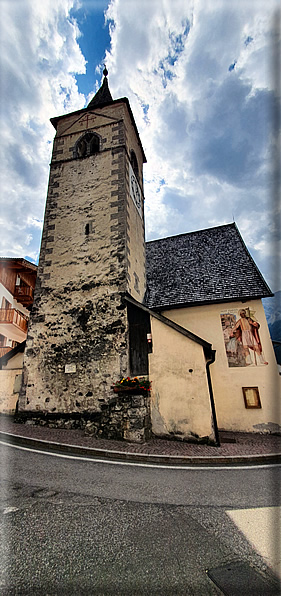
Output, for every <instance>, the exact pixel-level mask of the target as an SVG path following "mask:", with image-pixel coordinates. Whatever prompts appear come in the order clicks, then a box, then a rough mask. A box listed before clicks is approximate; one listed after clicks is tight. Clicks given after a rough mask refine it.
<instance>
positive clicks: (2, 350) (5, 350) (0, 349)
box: [0, 346, 13, 358]
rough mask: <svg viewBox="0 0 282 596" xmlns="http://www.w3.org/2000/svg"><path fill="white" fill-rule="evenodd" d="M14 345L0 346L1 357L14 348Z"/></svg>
mask: <svg viewBox="0 0 282 596" xmlns="http://www.w3.org/2000/svg"><path fill="white" fill-rule="evenodd" d="M12 349H13V348H12V346H2V347H1V346H0V358H2V356H5V354H8V352H10V351H11V350H12Z"/></svg>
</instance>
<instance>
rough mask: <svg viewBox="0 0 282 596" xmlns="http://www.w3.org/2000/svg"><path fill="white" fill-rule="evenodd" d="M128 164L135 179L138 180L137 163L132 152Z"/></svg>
mask: <svg viewBox="0 0 282 596" xmlns="http://www.w3.org/2000/svg"><path fill="white" fill-rule="evenodd" d="M130 163H131V165H132V169H133V172H134V174H135V176H136V178H139V171H138V161H137V157H136V155H135V153H134V151H131V152H130Z"/></svg>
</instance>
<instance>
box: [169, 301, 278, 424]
mask: <svg viewBox="0 0 282 596" xmlns="http://www.w3.org/2000/svg"><path fill="white" fill-rule="evenodd" d="M248 306H249V307H250V309H251V310H252V311H255V318H256V319H257V321H258V322H259V324H260V329H259V335H260V340H261V344H262V349H263V352H264V355H265V359H266V361H267V362H268V364H267V365H263V366H251V367H250V366H247V367H236V368H230V367H229V366H228V361H227V356H226V351H225V345H224V338H223V333H222V326H221V319H220V314H221V313H222V312H225V311H227V310H229V309H234V308H235V309H238V310H241V309H242V308H247V307H248ZM163 314H164V315H165V316H166V317H167V318H170V319H171V320H173V321H175V322H176V323H178V324H179V325H181V326H182V327H184V328H186V329H189V330H190V331H192V332H193V333H196V334H197V335H199V336H200V337H202V338H203V339H205V340H206V341H208V342H210V343H212V346H213V349H215V350H216V360H215V363H214V364H212V365H211V367H210V372H211V378H212V385H213V391H214V399H215V405H216V413H217V421H218V426H219V428H220V429H225V430H233V431H245V432H263V431H266V432H272V431H276V430H278V425H280V376H279V372H278V366H277V363H276V359H275V354H274V350H273V346H272V342H271V339H270V335H269V330H268V325H267V321H266V318H265V313H264V309H263V306H262V302H261V300H250V301H247V302H244V303H242V302H232V303H228V304H213V305H207V306H197V307H191V308H186V309H179V310H170V311H166V312H164V313H163ZM242 387H258V389H259V394H260V399H261V405H262V408H261V409H247V408H246V407H245V403H244V398H243V391H242Z"/></svg>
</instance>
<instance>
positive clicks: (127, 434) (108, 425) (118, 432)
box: [16, 393, 151, 443]
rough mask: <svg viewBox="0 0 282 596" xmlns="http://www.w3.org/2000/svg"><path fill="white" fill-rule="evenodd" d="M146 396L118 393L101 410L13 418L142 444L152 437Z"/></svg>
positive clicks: (28, 422) (101, 437) (102, 437)
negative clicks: (77, 413)
mask: <svg viewBox="0 0 282 596" xmlns="http://www.w3.org/2000/svg"><path fill="white" fill-rule="evenodd" d="M149 408H150V406H149V396H148V395H143V394H142V395H139V394H135V395H131V394H127V393H118V394H116V395H115V396H114V397H112V398H111V399H110V400H109V402H108V403H107V404H103V405H102V407H101V411H100V412H96V413H94V414H93V413H92V414H89V413H87V412H85V413H82V415H81V416H79V417H78V416H75V415H74V414H72V415H71V414H70V415H60V414H53V415H52V414H46V413H44V414H42V413H41V414H39V413H38V414H37V415H36V414H35V413H34V414H33V415H31V416H29V417H28V418H26V417H25V416H24V415H23V414H21V415H20V416H19V417H18V416H16V420H17V421H19V422H23V423H26V424H32V425H39V426H48V427H49V428H65V429H82V430H84V432H85V434H86V435H88V436H93V437H97V438H99V439H118V440H125V441H131V442H134V443H142V442H144V441H145V440H147V439H149V438H150V436H151V422H150V420H151V419H150V411H149Z"/></svg>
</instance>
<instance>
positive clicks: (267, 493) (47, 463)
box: [0, 446, 280, 596]
mask: <svg viewBox="0 0 282 596" xmlns="http://www.w3.org/2000/svg"><path fill="white" fill-rule="evenodd" d="M1 479H2V482H1V493H0V508H1V519H0V522H1V532H2V541H1V559H2V566H1V567H2V573H1V583H0V586H1V587H0V590H1V592H0V593H1V594H3V595H4V594H5V595H6V594H7V595H9V594H20V595H30V596H37V594H38V595H39V594H40V595H41V596H48V595H49V596H57V595H61V594H70V595H72V594H74V595H76V594H83V595H88V594H89V595H90V594H93V595H96V594H99V595H101V596H102V595H105V596H107V595H112V594H115V595H124V596H127V595H128V596H131V595H134V596H135V595H138V596H139V595H143V594H144V595H151V594H152V596H155V595H160V596H166V595H167V596H172V595H174V594H175V595H178V594H179V595H180V594H181V595H182V594H183V595H184V594H188V595H197V596H206V595H209V594H222V593H226V594H227V593H228V592H222V591H220V590H219V589H218V588H217V586H216V585H215V583H214V582H213V581H212V580H211V579H210V577H209V576H208V574H207V570H213V569H216V568H218V567H220V566H223V567H224V566H226V565H229V566H230V565H232V564H233V563H235V562H238V561H239V562H247V563H248V566H250V565H251V566H253V567H254V569H255V570H258V572H259V573H260V576H261V578H262V579H266V580H267V581H268V582H269V583H268V584H266V585H269V586H270V588H269V589H270V592H269V594H270V593H271V594H273V593H275V594H276V593H277V594H280V590H279V591H275V590H274V592H273V586H274V583H273V582H272V576H271V573H270V570H269V569H268V567H267V566H266V563H265V560H264V559H263V558H262V557H261V555H260V554H259V552H257V551H256V549H254V547H253V546H252V544H250V543H249V542H248V541H247V539H246V538H245V536H244V533H242V532H241V531H240V530H239V528H238V526H237V525H236V523H234V520H233V519H232V518H231V517H230V515H229V514H228V511H229V512H230V511H234V512H235V513H236V512H237V513H238V511H239V513H240V511H241V510H242V511H243V510H248V509H251V508H252V509H255V508H260V511H263V509H262V508H269V507H271V508H274V507H276V506H278V505H280V469H279V468H278V467H269V468H261V467H257V468H250V469H239V468H235V469H232V470H229V469H226V470H225V469H222V468H221V469H216V468H213V469H205V470H196V469H193V470H183V469H177V470H174V469H173V470H171V469H158V468H148V467H134V466H124V465H113V464H103V463H94V462H91V461H79V460H77V459H70V458H64V457H60V458H57V457H56V456H51V455H47V454H37V453H32V452H29V451H25V450H21V449H16V448H14V447H3V446H1ZM234 519H235V520H236V516H235V518H234ZM258 531H259V528H258ZM269 532H270V534H271V536H272V542H273V548H274V549H275V548H276V543H277V541H279V539H280V534H279V528H276V527H272V528H270V529H269ZM246 589H247V588H246ZM229 593H230V594H231V592H229ZM267 593H268V592H267V589H266V590H264V594H265V596H266V595H267ZM239 594H240V596H245V594H246V596H248V595H249V594H252V592H251V591H248V589H247V591H246V592H245V594H242V591H240V592H238V596H239ZM257 594H258V592H256V596H257Z"/></svg>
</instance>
